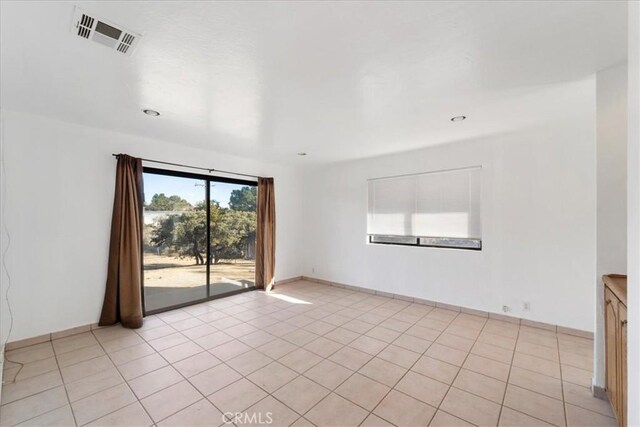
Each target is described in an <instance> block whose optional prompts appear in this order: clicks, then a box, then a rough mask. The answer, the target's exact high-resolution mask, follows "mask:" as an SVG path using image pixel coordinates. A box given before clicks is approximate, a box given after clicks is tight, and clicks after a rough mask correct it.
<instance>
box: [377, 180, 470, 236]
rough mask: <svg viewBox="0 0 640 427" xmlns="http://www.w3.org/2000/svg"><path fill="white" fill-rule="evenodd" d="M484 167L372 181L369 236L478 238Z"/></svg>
mask: <svg viewBox="0 0 640 427" xmlns="http://www.w3.org/2000/svg"><path fill="white" fill-rule="evenodd" d="M481 171H482V169H481V168H480V167H473V168H466V169H457V170H451V171H439V172H429V173H423V174H416V175H408V176H402V177H394V178H380V179H372V180H369V205H368V220H367V233H368V234H369V235H388V236H418V237H448V238H462V239H470V238H473V239H480V238H481V222H480V192H481V185H480V174H481Z"/></svg>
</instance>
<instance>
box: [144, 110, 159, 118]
mask: <svg viewBox="0 0 640 427" xmlns="http://www.w3.org/2000/svg"><path fill="white" fill-rule="evenodd" d="M142 112H143V113H145V114H146V115H148V116H153V117H158V116H159V115H160V113H159V112H158V111H156V110H148V109H145V110H142Z"/></svg>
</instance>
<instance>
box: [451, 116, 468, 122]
mask: <svg viewBox="0 0 640 427" xmlns="http://www.w3.org/2000/svg"><path fill="white" fill-rule="evenodd" d="M466 118H467V116H455V117H451V121H452V122H461V121H463V120H464V119H466Z"/></svg>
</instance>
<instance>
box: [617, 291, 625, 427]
mask: <svg viewBox="0 0 640 427" xmlns="http://www.w3.org/2000/svg"><path fill="white" fill-rule="evenodd" d="M618 315H619V317H620V329H619V333H618V338H619V347H618V360H619V363H618V372H619V373H620V374H619V375H618V379H619V381H618V408H619V413H618V414H619V417H620V425H622V426H626V425H627V307H625V306H624V305H622V303H620V305H619V306H618Z"/></svg>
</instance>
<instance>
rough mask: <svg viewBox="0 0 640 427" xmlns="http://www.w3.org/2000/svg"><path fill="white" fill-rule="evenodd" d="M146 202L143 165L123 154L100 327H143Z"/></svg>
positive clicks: (114, 204)
mask: <svg viewBox="0 0 640 427" xmlns="http://www.w3.org/2000/svg"><path fill="white" fill-rule="evenodd" d="M142 199H143V193H142V161H141V160H140V159H136V158H134V157H130V156H127V155H124V154H119V155H118V165H117V167H116V194H115V197H114V200H113V216H112V217H111V241H110V244H109V267H108V271H107V289H106V291H105V294H104V303H103V305H102V314H101V315H100V323H99V325H100V326H106V325H113V324H114V323H117V322H121V323H122V326H124V327H125V328H134V329H135V328H139V327H141V326H142V288H141V285H142V283H141V280H142V279H141V277H142Z"/></svg>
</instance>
